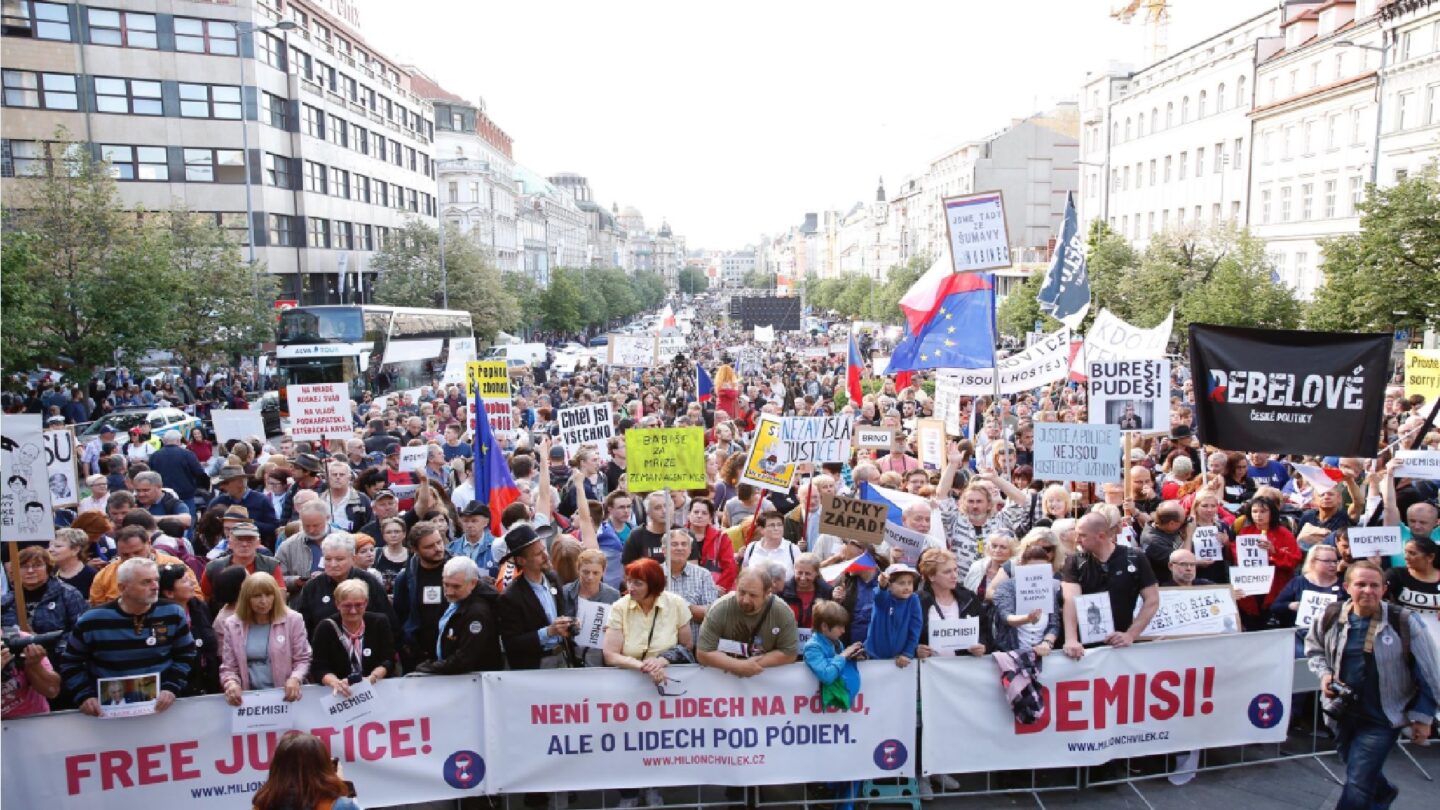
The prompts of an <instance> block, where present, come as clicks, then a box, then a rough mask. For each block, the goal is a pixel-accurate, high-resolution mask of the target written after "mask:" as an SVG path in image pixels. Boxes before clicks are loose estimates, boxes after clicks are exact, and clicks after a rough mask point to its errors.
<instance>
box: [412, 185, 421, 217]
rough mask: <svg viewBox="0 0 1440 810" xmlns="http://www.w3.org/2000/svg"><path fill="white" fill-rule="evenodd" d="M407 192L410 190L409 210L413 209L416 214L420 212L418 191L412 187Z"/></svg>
mask: <svg viewBox="0 0 1440 810" xmlns="http://www.w3.org/2000/svg"><path fill="white" fill-rule="evenodd" d="M409 192H410V210H411V211H414V212H415V213H417V214H418V213H420V196H419V192H417V191H416V190H415V189H413V188H412V189H409Z"/></svg>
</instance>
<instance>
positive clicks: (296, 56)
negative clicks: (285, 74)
mask: <svg viewBox="0 0 1440 810" xmlns="http://www.w3.org/2000/svg"><path fill="white" fill-rule="evenodd" d="M290 64H291V65H293V66H294V68H295V75H296V76H299V77H300V78H302V79H309V80H311V81H314V80H315V60H314V59H312V58H311V56H310V54H308V53H306V52H304V51H302V50H300V49H299V48H296V47H294V46H293V45H292V46H291V47H290Z"/></svg>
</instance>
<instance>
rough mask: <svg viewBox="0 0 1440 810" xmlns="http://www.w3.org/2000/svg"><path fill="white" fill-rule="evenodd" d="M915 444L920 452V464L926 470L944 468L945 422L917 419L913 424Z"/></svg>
mask: <svg viewBox="0 0 1440 810" xmlns="http://www.w3.org/2000/svg"><path fill="white" fill-rule="evenodd" d="M915 444H916V446H917V449H918V450H919V451H920V452H919V456H920V464H921V465H923V466H924V467H925V469H927V470H938V469H940V468H941V467H944V466H945V422H944V421H942V420H940V419H919V420H917V421H916V422H915Z"/></svg>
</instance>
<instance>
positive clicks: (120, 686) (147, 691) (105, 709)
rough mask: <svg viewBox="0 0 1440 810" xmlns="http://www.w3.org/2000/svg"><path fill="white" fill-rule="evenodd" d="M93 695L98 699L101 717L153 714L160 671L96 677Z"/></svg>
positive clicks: (157, 694) (158, 695)
mask: <svg viewBox="0 0 1440 810" xmlns="http://www.w3.org/2000/svg"><path fill="white" fill-rule="evenodd" d="M95 697H96V699H97V700H99V701H100V716H101V717H102V718H106V719H113V718H119V717H144V716H145V715H147V714H154V713H155V701H156V700H158V699H159V697H160V673H158V672H154V673H150V674H148V675H136V676H133V677H128V678H96V679H95Z"/></svg>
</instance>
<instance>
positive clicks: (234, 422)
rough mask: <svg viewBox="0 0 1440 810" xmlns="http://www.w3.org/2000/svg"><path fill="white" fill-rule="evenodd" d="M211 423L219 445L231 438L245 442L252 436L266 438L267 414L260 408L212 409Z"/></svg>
mask: <svg viewBox="0 0 1440 810" xmlns="http://www.w3.org/2000/svg"><path fill="white" fill-rule="evenodd" d="M210 425H211V427H213V428H214V429H215V443H216V444H219V445H223V444H225V443H226V442H228V441H230V440H231V439H235V440H237V441H242V442H243V441H245V440H246V439H249V438H250V437H251V436H259V437H260V438H262V439H263V438H265V416H264V414H262V413H261V412H260V410H259V409H258V408H253V409H252V408H243V409H242V408H227V409H225V410H214V411H211V412H210Z"/></svg>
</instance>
